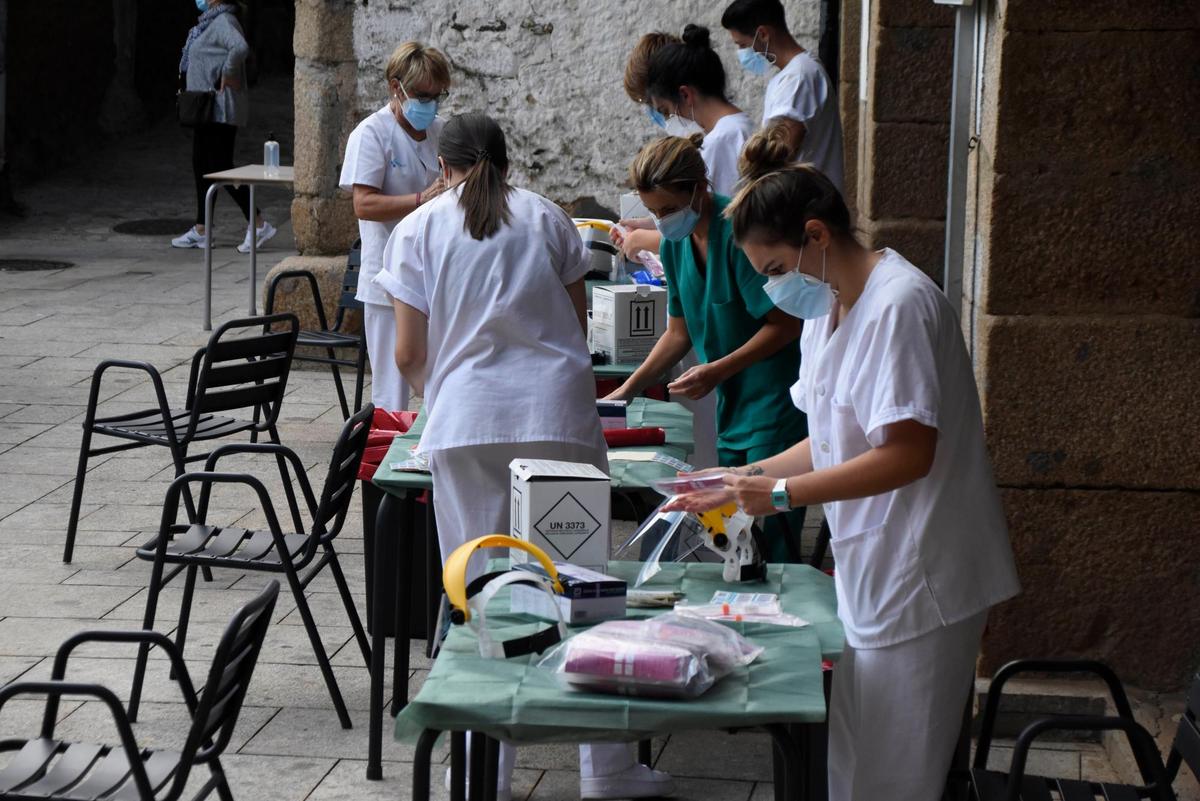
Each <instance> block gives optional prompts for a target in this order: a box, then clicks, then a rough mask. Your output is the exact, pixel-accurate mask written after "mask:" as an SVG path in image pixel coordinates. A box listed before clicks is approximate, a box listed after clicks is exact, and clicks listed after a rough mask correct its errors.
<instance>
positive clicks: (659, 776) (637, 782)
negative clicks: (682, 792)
mask: <svg viewBox="0 0 1200 801" xmlns="http://www.w3.org/2000/svg"><path fill="white" fill-rule="evenodd" d="M674 792H675V780H674V779H672V778H671V774H669V773H664V772H663V771H661V770H654V769H653V768H649V767H647V766H645V765H633V766H631V767H628V768H626V769H625V770H623V771H621V772H620V773H611V774H609V775H607V776H592V777H590V778H583V777H580V779H579V795H580V797H581V798H582V799H583V800H584V801H594V800H596V799H612V798H654V797H658V796H664V795H671V794H673V793H674Z"/></svg>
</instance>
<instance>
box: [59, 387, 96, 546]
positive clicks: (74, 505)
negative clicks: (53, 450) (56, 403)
mask: <svg viewBox="0 0 1200 801" xmlns="http://www.w3.org/2000/svg"><path fill="white" fill-rule="evenodd" d="M88 411H89V414H88V417H89V418H90V417H91V414H90V413H91V411H92V410H91V409H89V410H88ZM91 447H92V429H91V426H85V427H84V429H83V442H82V443H80V445H79V466H78V467H77V468H76V469H75V491H74V493H73V494H72V495H71V517H70V518H69V519H68V520H67V544H66V547H64V548H63V562H65V563H67V564H70V563H71V559H72V557H73V556H74V554H75V531H76V529H77V528H78V526H79V507H80V505H81V504H82V503H83V482H84V478H85V477H86V476H87V464H88V455H89V453H90V451H91Z"/></svg>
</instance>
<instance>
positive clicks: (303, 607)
mask: <svg viewBox="0 0 1200 801" xmlns="http://www.w3.org/2000/svg"><path fill="white" fill-rule="evenodd" d="M286 572H287V578H288V584H289V585H290V586H291V588H292V595H293V596H294V597H295V599H296V608H297V609H298V610H299V611H300V619H301V620H303V621H304V629H305V630H306V631H307V632H308V640H309V642H311V643H312V648H313V654H314V655H315V656H316V657H317V664H318V665H320V667H321V675H322V676H324V677H325V686H326V687H327V688H328V689H329V697H330V698H331V699H332V700H333V707H334V709H336V710H337V715H338V720H339V721H341V724H342V728H343V729H350V728H353V724H352V723H351V722H350V713H349V712H347V711H346V702H345V701H344V700H342V691H341V690H339V689H338V684H337V677H335V676H334V675H333V666H332V665H330V664H329V655H328V654H326V653H325V646H324V645H323V644H322V643H321V634H320V632H318V631H317V623H316V621H315V620H313V616H312V610H311V609H309V607H308V599H307V598H305V597H304V588H303V587H302V586H300V579H298V578H297V577H296V571H295V570H292V569H291V567H290V566H289V567H288V569H287V570H286Z"/></svg>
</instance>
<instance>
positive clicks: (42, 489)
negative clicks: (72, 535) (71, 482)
mask: <svg viewBox="0 0 1200 801" xmlns="http://www.w3.org/2000/svg"><path fill="white" fill-rule="evenodd" d="M67 481H68V479H67V478H66V477H64V476H39V475H22V476H21V479H20V481H9V482H5V483H4V484H3V485H0V501H3V502H4V503H33V502H34V501H36V500H39V499H41V498H46V499H47V500H51V499H50V498H49V496H50V494H51V493H53V492H54V491H55V490H56V489H58V488H59V487H62V486H64V485H65V484H66V483H67ZM70 500H71V496H70V493H69V492H68V494H67V502H68V503H69V502H70Z"/></svg>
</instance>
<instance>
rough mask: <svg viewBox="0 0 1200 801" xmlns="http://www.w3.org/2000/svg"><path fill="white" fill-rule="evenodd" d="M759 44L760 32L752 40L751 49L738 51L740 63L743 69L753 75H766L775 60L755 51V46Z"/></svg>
mask: <svg viewBox="0 0 1200 801" xmlns="http://www.w3.org/2000/svg"><path fill="white" fill-rule="evenodd" d="M757 43H758V32H757V31H755V33H754V39H753V40H751V42H750V46H749V47H739V48H738V51H737V58H738V63H739V64H741V65H742V68H743V69H744V70H746V71H747V72H749V73H750V74H751V75H766V74H767V67H768V66H770V64H771V62H772V61H774V58H771V59H768V58H767V56H766V55H764V54H763V53H760V52H758V51H757V50H755V49H754V45H755V44H757Z"/></svg>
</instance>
